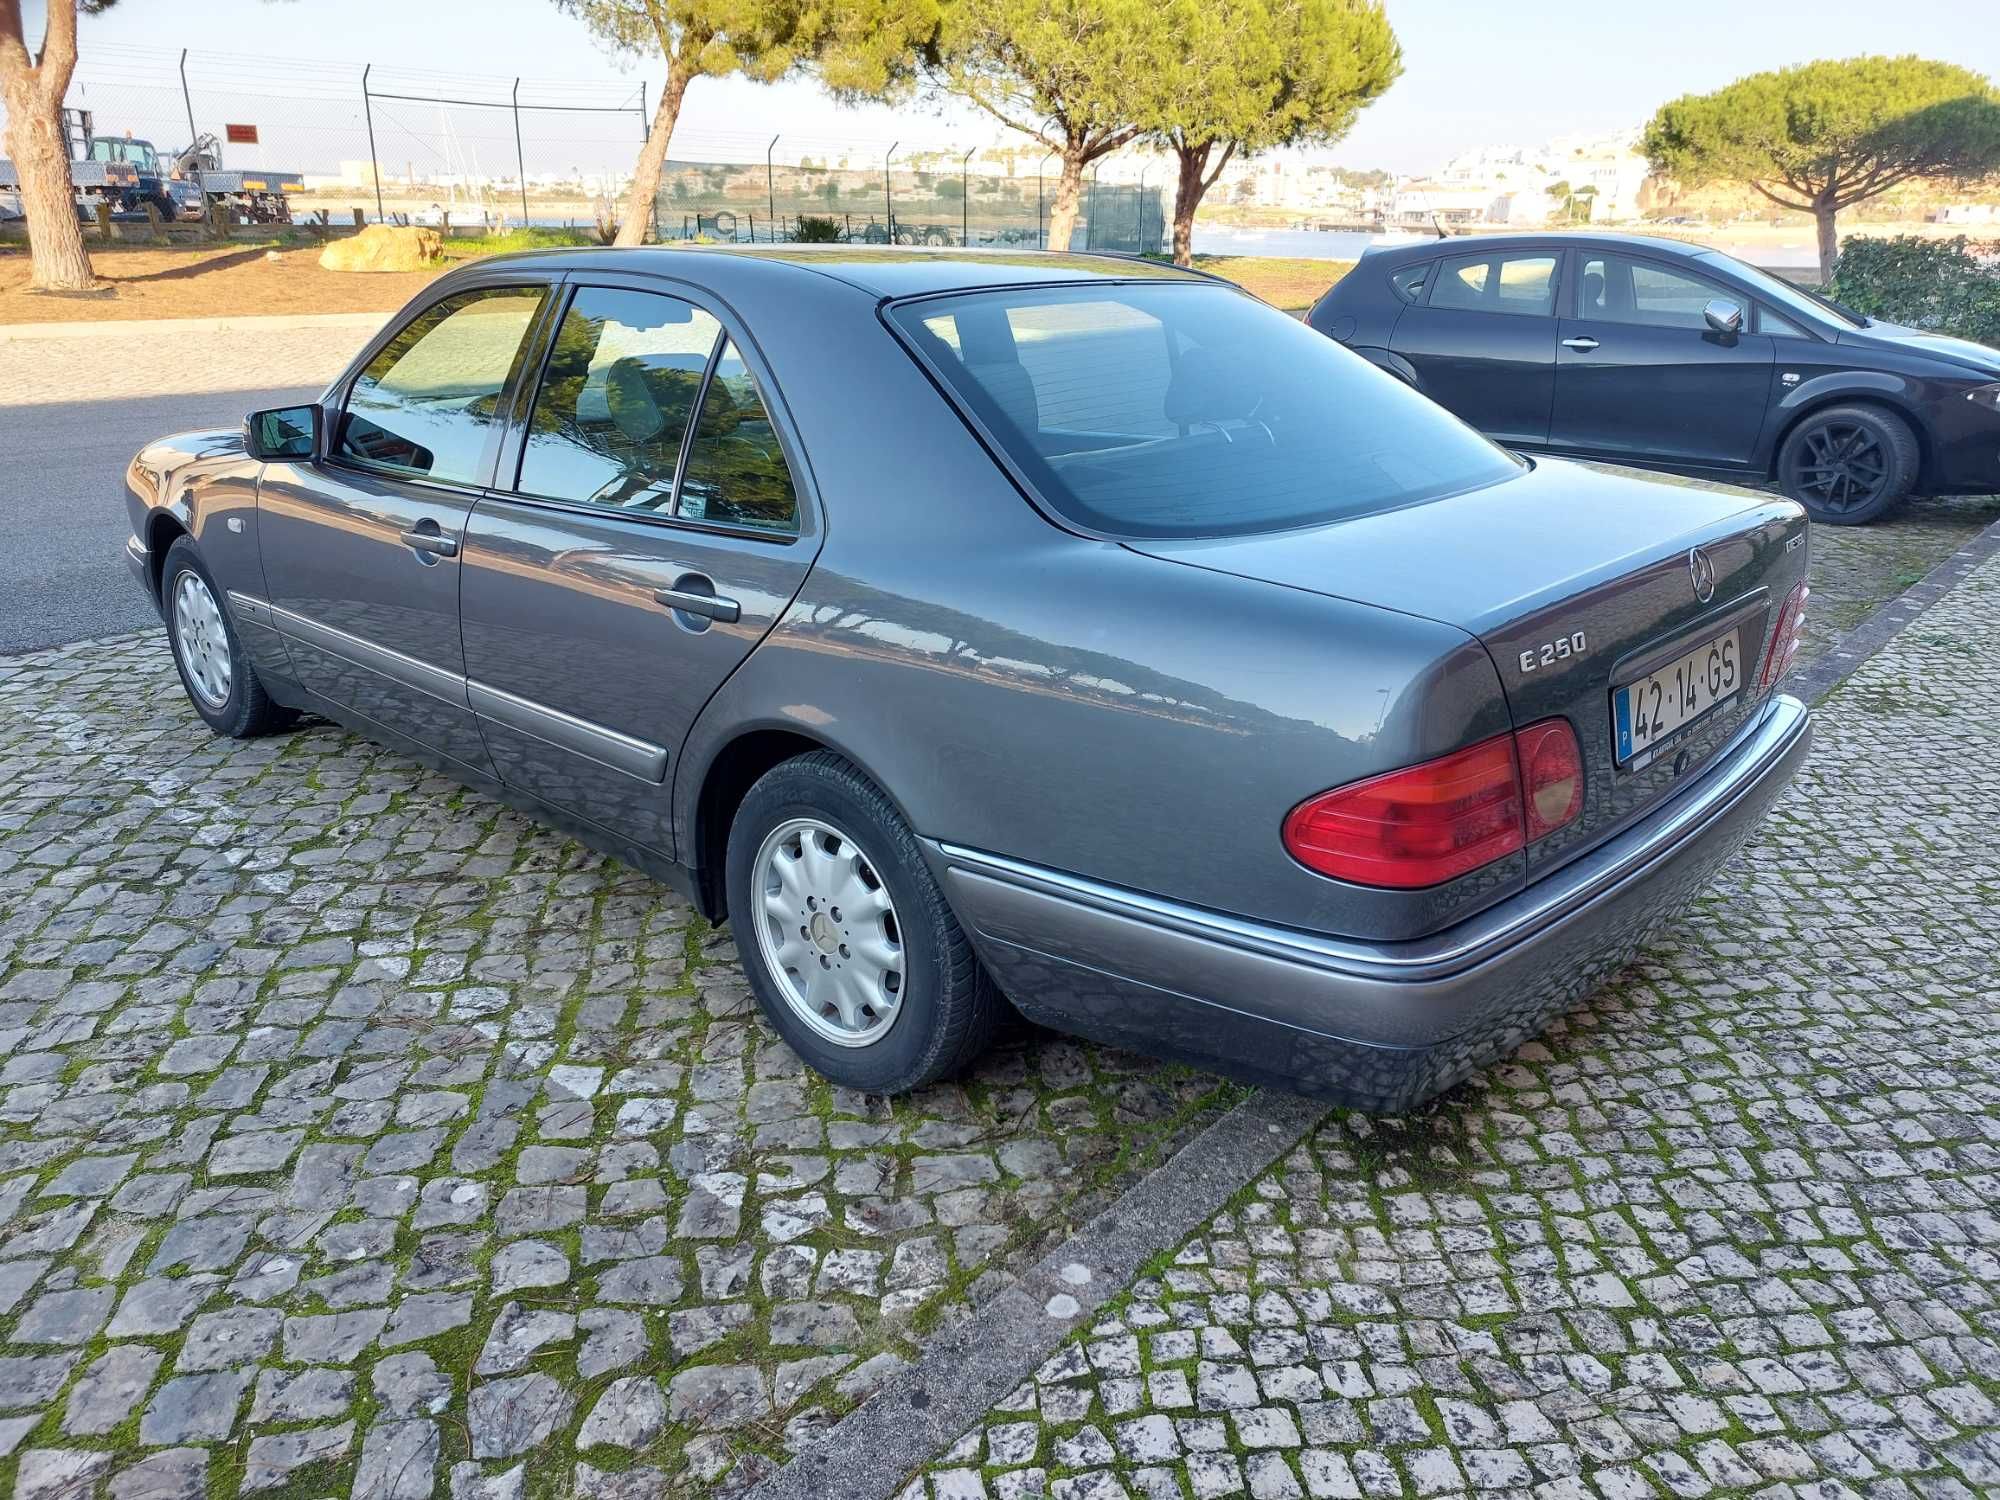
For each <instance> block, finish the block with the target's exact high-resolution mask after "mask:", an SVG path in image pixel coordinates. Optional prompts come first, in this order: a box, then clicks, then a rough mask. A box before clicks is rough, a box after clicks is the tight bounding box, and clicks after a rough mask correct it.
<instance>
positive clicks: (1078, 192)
mask: <svg viewBox="0 0 2000 1500" xmlns="http://www.w3.org/2000/svg"><path fill="white" fill-rule="evenodd" d="M1082 200H1083V144H1082V142H1080V141H1072V142H1070V144H1069V145H1068V146H1066V147H1065V148H1064V149H1063V157H1062V175H1061V176H1060V177H1058V178H1057V179H1056V198H1055V202H1053V203H1051V204H1050V205H1049V248H1050V249H1051V250H1055V251H1058V252H1060V251H1066V250H1068V249H1069V239H1070V236H1071V235H1073V234H1075V233H1076V211H1077V206H1078V205H1079V204H1080V203H1081V202H1082Z"/></svg>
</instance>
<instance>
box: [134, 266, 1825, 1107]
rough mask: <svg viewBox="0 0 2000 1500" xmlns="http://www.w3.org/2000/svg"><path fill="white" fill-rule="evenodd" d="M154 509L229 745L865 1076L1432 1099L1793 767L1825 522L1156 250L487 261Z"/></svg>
mask: <svg viewBox="0 0 2000 1500" xmlns="http://www.w3.org/2000/svg"><path fill="white" fill-rule="evenodd" d="M128 488H129V491H130V493H129V495H128V504H129V506H130V510H131V519H132V535H131V540H130V543H129V552H130V561H131V566H132V569H133V572H134V573H135V574H136V575H137V576H138V578H139V580H140V582H141V583H142V584H143V585H144V587H145V588H146V589H147V590H149V591H150V593H151V594H152V596H153V598H154V599H155V600H156V601H157V602H158V604H159V606H160V609H161V612H162V614H163V616H164V618H165V620H166V623H167V629H168V634H169V636H170V638H171V641H172V645H173V650H174V654H175V659H176V661H177V663H178V665H179V669H180V673H181V677H182V679H183V681H184V683H185V685H186V688H187V692H188V696H189V698H190V699H191V700H192V702H193V705H194V708H195V710H196V712H197V713H199V714H200V715H201V716H202V718H204V719H205V720H206V721H207V722H208V724H209V725H210V726H211V727H212V728H213V729H214V730H215V731H216V732H218V733H221V734H226V735H237V736H244V735H255V734H261V733H266V732H270V731H273V730H277V729H281V728H283V727H285V726H286V725H287V724H289V723H290V722H292V720H293V719H294V718H295V717H296V715H297V714H298V713H299V712H300V711H302V710H304V711H310V712H313V713H316V714H322V715H325V716H326V717H328V718H331V719H334V720H337V721H339V722H340V723H342V724H346V725H348V726H351V727H352V728H353V729H355V730H356V731H357V732H359V733H361V734H364V735H367V736H369V737H371V738H374V739H378V740H381V741H384V742H387V743H389V744H392V745H395V746H399V747H401V748H403V749H405V750H407V751H408V752H409V753H410V754H412V755H415V756H419V757H421V758H423V759H424V760H426V761H429V762H431V763H432V764H434V765H436V766H439V767H441V768H443V769H445V770H447V771H449V772H450V773H451V774H452V775H454V776H456V777H458V778H460V779H462V780H463V781H465V782H467V783H469V784H471V785H473V786H476V787H479V788H482V789H484V790H486V791H488V792H490V793H492V794H493V795H495V796H497V797H500V798H503V799H505V800H507V801H509V802H511V803H514V804H516V805H518V806H520V807H522V808H524V809H526V810H528V811H530V812H532V814H533V815H534V816H536V817H538V818H541V819H544V820H546V821H547V822H549V823H552V824H554V825H557V826H559V827H561V828H563V829H566V830H568V831H570V832H571V833H573V834H575V835H576V836H577V837H578V838H580V839H583V840H584V841H586V842H588V843H589V844H591V845H593V846H596V847H598V848H601V849H604V850H607V851H609V852H611V853H613V854H615V855H617V856H619V857H620V858H623V859H625V860H628V861H630V862H631V863H632V864H633V865H635V866H637V867H639V868H640V869H642V870H645V871H647V872H650V873H651V874H653V875H655V876H657V877H658V878H659V879H661V880H663V881H665V882H667V883H668V884H670V885H672V886H674V887H676V888H678V889H679V890H681V891H682V892H684V893H686V895H687V896H688V897H689V898H690V899H692V900H693V901H694V902H695V903H696V905H697V906H698V907H699V908H700V910H701V911H702V912H703V913H704V914H706V915H707V916H709V917H710V918H712V919H715V920H718V921H720V920H723V919H725V918H727V919H728V920H729V921H730V922H731V923H732V925H733V928H734V932H735V936H736V940H737V946H738V948H739V950H740V952H741V955H742V960H743V964H744V966H745V968H746V969H747V971H748V973H749V977H750V982H751V984H752V986H753V988H754V990H755V992H756V995H757V998H758V1001H759V1002H760V1004H761V1005H762V1007H763V1010H764V1012H765V1014H766V1015H767V1016H768V1017H769V1019H770V1021H771V1024H772V1025H774V1026H775V1027H776V1028H777V1029H778V1030H779V1031H780V1032H781V1033H782V1034H783V1035H784V1037H785V1038H786V1040H787V1041H788V1042H789V1043H790V1044H791V1045H792V1046H793V1047H794V1048H796V1049H797V1050H798V1052H799V1053H800V1054H801V1055H802V1056H803V1057H804V1058H806V1059H807V1060H808V1061H809V1062H810V1063H811V1064H812V1065H813V1066H814V1067H816V1068H818V1069H819V1070H820V1071H821V1072H822V1073H824V1074H826V1075H827V1076H828V1077H830V1078H832V1079H834V1080H836V1081H837V1082H839V1083H842V1084H846V1085H849V1086H852V1087H855V1088H860V1089H867V1090H875V1091H883V1092H894V1091H899V1090H905V1089H910V1088H914V1087H916V1086H918V1085H920V1084H923V1083H925V1082H928V1081H930V1080H933V1079H936V1078H939V1077H941V1076H943V1075H945V1074H946V1073H948V1072H950V1071H951V1070H953V1069H955V1068H957V1067H959V1066H961V1065H962V1064H964V1063H965V1062H967V1061H968V1060H969V1059H970V1058H972V1057H973V1056H974V1055H975V1054H976V1053H977V1052H978V1051H979V1050H980V1049H981V1048H982V1046H984V1044H985V1043H986V1041H987V1039H988V1037H989V1036H990V1035H991V1033H992V1030H993V1028H994V1025H995V1023H996V1021H997V1020H998V1018H999V1016H1000V1015H1001V1013H1002V1012H1003V1009H1004V1003H1005V1002H1004V1001H1003V999H1002V997H1003V996H1004V997H1005V1001H1011V1002H1012V1004H1013V1005H1014V1006H1015V1007H1017V1008H1018V1009H1019V1010H1021V1011H1022V1012H1024V1013H1025V1014H1026V1015H1028V1016H1029V1017H1030V1018H1032V1019H1034V1020H1036V1021H1039V1022H1043V1023H1046V1024H1048V1025H1050V1026H1054V1027H1057V1028H1059V1029H1062V1030H1065V1031H1071V1032H1076V1033H1080V1034H1082V1035H1086V1036H1091V1037H1099V1038H1105V1039H1111V1040H1116V1041H1119V1042H1124V1043H1129V1044H1131V1045H1133V1046H1136V1047H1139V1048H1141V1049H1145V1050H1148V1051H1152V1052H1156V1053H1161V1054H1166V1055H1171V1056H1174V1057H1178V1058H1183V1059H1186V1060H1189V1061H1191V1062H1194V1063H1197V1064H1200V1065H1202V1066H1204V1067H1213V1068H1217V1069H1221V1070H1224V1071H1227V1072H1232V1073H1236V1074H1240V1075H1245V1076H1249V1077H1252V1078H1258V1079H1272V1080H1278V1081H1281V1082H1283V1083H1285V1084H1286V1085H1289V1086H1292V1087H1297V1088H1301V1089H1304V1090H1308V1091H1311V1092H1314V1093H1319V1094H1324V1095H1328V1096H1332V1097H1335V1098H1339V1099H1343V1100H1347V1101H1350V1102H1353V1103H1356V1104H1360V1105H1362V1106H1365V1107H1368V1108H1373V1109H1379V1110H1394V1109H1402V1108H1407V1107H1409V1106H1411V1105H1413V1104H1415V1103H1417V1102H1420V1101H1421V1100H1423V1099H1425V1098H1427V1097H1429V1096H1430V1095H1432V1094H1434V1093H1436V1092H1438V1091H1439V1090H1441V1089H1443V1088H1445V1087H1447V1086H1449V1085H1450V1084H1452V1083H1453V1082H1455V1081H1456V1080H1458V1079H1460V1078H1462V1077H1463V1076H1465V1075H1466V1074H1467V1073H1468V1072H1469V1071H1471V1070H1472V1069H1474V1068H1476V1067H1478V1066H1481V1065H1483V1064H1484V1063H1486V1062H1488V1061H1490V1060H1492V1059H1494V1058H1496V1057H1498V1056H1500V1055H1502V1054H1503V1053H1504V1052H1505V1051H1506V1050H1507V1049H1509V1048H1511V1047H1512V1046H1514V1045H1515V1044H1517V1043H1518V1042H1520V1041H1521V1040H1523V1039H1524V1038H1526V1037H1528V1036H1530V1035H1532V1034H1533V1033H1534V1032H1535V1031H1536V1029H1537V1028H1539V1027H1540V1026H1541V1025H1543V1024H1544V1023H1545V1022H1546V1021H1547V1020H1548V1019H1549V1018H1550V1017H1552V1016H1553V1015H1555V1014H1556V1013H1558V1012H1560V1011H1561V1010H1563V1009H1564V1008H1565V1007H1567V1006H1569V1005H1571V1004H1573V1003H1574V1002H1575V1001H1576V1000H1577V999H1579V998H1580V997H1581V996H1583V995H1584V994H1585V993H1587V992H1588V991H1589V990H1590V989H1591V988H1592V987H1593V986H1595V985H1597V984H1599V983H1600V982H1601V981H1602V980H1604V979H1605V978H1606V977H1607V976H1609V975H1610V974H1611V973H1613V972H1614V971H1615V970H1617V969H1618V968H1619V967H1620V966H1621V965H1622V964H1624V963H1625V962H1626V961H1627V960H1628V959H1629V958H1630V957H1631V956H1632V954H1633V952H1634V951H1635V949H1636V948H1637V946H1638V945H1639V943H1640V942H1641V940H1642V939H1643V938H1644V936H1645V935H1646V933H1647V932H1648V931H1649V930H1650V929H1652V928H1653V927H1654V926H1656V925H1657V924H1658V923H1660V922H1661V921H1663V920H1664V919H1666V918H1667V917H1668V916H1669V915H1670V914H1672V913H1674V912H1676V911H1677V910H1678V909H1680V908H1681V907H1682V906H1684V904H1685V903H1686V901H1687V900H1688V898H1689V897H1691V896H1692V895H1693V893H1694V892H1695V890H1696V889H1697V888H1698V887H1699V886H1700V885H1701V884H1702V883H1703V882H1704V881H1705V880H1706V879H1707V878H1708V877H1709V876H1710V875H1711V874H1712V873H1713V872H1714V871H1715V869H1716V868H1717V866H1718V865H1719V864H1721V862H1722V861H1723V860H1725V859H1726V858H1728V856H1729V855H1730V854H1731V853H1732V852H1733V851H1734V850H1735V849H1736V848H1737V847H1738V846H1739V845H1740V844H1741V843H1742V842H1743V840H1744V839H1745V838H1746V837H1748V836H1749V834H1750V832H1751V831H1752V829H1753V828H1754V827H1755V826H1756V824H1757V822H1758V820H1759V818H1760V817H1761V816H1762V814H1763V812H1764V810H1765V809H1766V807H1767V806H1768V805H1769V804H1770V802H1771V800H1772V799H1773V798H1774V797H1775V796H1776V795H1777V794H1778V792H1779V790H1780V789H1781V788H1782V786H1783V785H1784V783H1785V782H1786V780H1787V779H1788V778H1789V777H1790V775H1791V774H1792V772H1793V771H1794V769H1795V768H1796V767H1797V766H1798V764H1799V763H1800V761H1801V759H1802V758H1803V756H1804V755H1805V753H1806V747H1807V743H1808V739H1809V734H1810V730H1809V723H1808V718H1807V713H1806V710H1805V709H1804V707H1803V706H1801V705H1800V704H1799V703H1798V702H1797V701H1795V700H1794V699H1791V698H1789V697H1786V696H1784V695H1783V694H1782V693H1781V692H1779V691H1778V688H1779V684H1780V681H1781V679H1782V678H1783V676H1784V674H1785V671H1786V669H1787V667H1788V666H1789V665H1790V663H1791V660H1792V656H1793V654H1794V652H1795V650H1796V648H1797V645H1798V640H1799V634H1800V631H1801V629H1802V628H1803V624H1804V612H1805V600H1806V592H1807V591H1806V586H1805V575H1806V523H1805V518H1804V515H1803V513H1802V512H1801V511H1800V509H1799V507H1798V506H1796V505H1794V504H1793V503H1792V502H1790V501H1788V500H1781V499H1774V498H1765V497H1761V496H1756V495H1750V494H1745V493H1740V492H1739V493H1731V492H1722V491H1715V490H1699V489H1691V488H1687V487H1681V486H1673V485H1668V484H1664V483H1653V482H1648V481H1640V480H1633V479H1626V478H1619V477H1614V476H1610V475H1606V474H1603V473H1599V472H1594V471H1590V470H1585V469H1582V468H1578V467H1575V466H1573V465H1570V464H1567V463H1563V462H1559V461H1554V460H1540V461H1535V462H1528V461H1525V460H1523V459H1521V458H1519V457H1517V456H1515V455H1513V454H1511V453H1509V452H1507V451H1505V450H1504V449H1502V448H1499V447H1497V446H1495V445H1494V444H1492V443H1491V442H1489V441H1487V440H1486V439H1485V438H1483V437H1481V436H1479V435H1478V434H1477V433H1476V432H1474V431H1472V430H1471V429H1470V428H1468V427H1466V426H1464V425H1463V424H1461V423H1460V422H1459V421H1458V420H1457V419H1455V418H1453V417H1451V416H1450V415H1448V414H1447V413H1445V412H1444V411H1443V410H1441V409H1440V408H1438V407H1436V406H1434V405H1432V404H1431V403H1430V402H1429V401H1427V400H1425V399H1424V398H1423V397H1422V396H1420V395H1417V394H1416V393H1415V392H1413V391H1411V390H1409V389H1408V388H1407V387H1405V386H1404V385H1402V384H1401V383H1400V382H1398V381H1397V380H1395V379H1393V378H1392V377H1390V376H1388V375H1386V374H1384V373H1383V372H1381V371H1380V370H1377V369H1375V368H1373V367H1371V366H1370V365H1368V364H1366V363H1365V362H1363V361H1362V360H1360V359H1359V358H1357V357H1355V356H1354V355H1352V354H1349V353H1348V352H1347V351H1346V350H1344V349H1342V348H1340V347H1339V346H1338V345H1336V344H1334V343H1332V342H1331V341H1329V340H1327V339H1323V338H1321V337H1320V336H1319V335H1317V334H1315V333H1314V332H1312V331H1311V330H1310V329H1308V328H1306V327H1304V326H1303V325H1301V324H1300V323H1298V322H1296V321H1295V320H1293V319H1291V318H1289V317H1286V316H1285V315H1284V314H1282V313H1279V312H1277V311H1274V310H1273V309H1271V308H1269V307H1267V306H1265V305H1264V304H1262V303H1260V302H1258V301H1256V300H1255V299H1254V298H1252V297H1250V296H1248V295H1246V294H1244V293H1242V292H1240V291H1238V290H1236V289H1234V288H1232V287H1229V286H1227V285H1225V284H1223V283H1220V282H1217V281H1215V280H1212V279H1210V278H1208V277H1205V276H1201V275H1197V274H1193V273H1188V272H1182V271H1176V270H1173V269H1171V268H1168V267H1164V266H1159V265H1155V264H1151V263H1148V262H1143V261H1130V260H1124V259H1116V258H1106V257H1084V256H1078V257H1068V256H1055V255H1044V254H1002V253H994V254H981V253H977V252H962V251H952V252H943V253H925V252H921V251H898V250H867V251H863V250H856V249H845V248H838V247H832V248H826V249H819V250H807V249H794V248H781V249H775V250H772V251H770V252H763V251H756V252H741V251H694V250H665V249H659V250H628V251H576V252H556V253H541V254H530V255H523V256H514V257H506V258H500V259H494V260H488V261H482V262H480V263H478V264H477V265H474V266H472V267H470V268H468V269H465V270H461V271H457V272H454V273H452V274H450V275H448V276H445V277H443V278H441V279H440V280H438V281H437V282H435V283H434V284H433V285H432V286H431V287H430V288H429V289H428V290H427V291H426V292H425V293H424V294H423V295H422V296H420V297H419V298H418V299H417V300H416V301H415V302H413V303H412V304H411V305H410V306H409V307H407V308H406V309H405V310H404V311H403V312H402V313H400V314H398V315H397V316H396V317H395V318H393V319H392V320H391V321H390V322H389V324H388V326H387V327H386V328H384V329H383V331H382V333H381V334H380V335H379V336H378V337H377V338H376V339H375V340H374V341H373V342H372V343H370V344H369V345H368V347H367V348H366V349H364V350H363V351H362V352H361V354H360V355H359V356H358V357H357V358H356V359H355V361H354V363H353V364H352V366H351V367H350V368H349V369H348V370H347V372H346V373H345V374H344V375H342V376H341V377H340V379H338V380H337V381H335V382H334V384H333V385H332V386H331V387H329V388H328V390H327V391H326V393H325V394H324V396H322V398H321V399H320V400H319V401H317V402H315V403H313V404H311V405H308V406H301V407H296V408H290V409H285V410H278V411H267V412H258V413H255V414H253V415H252V416H251V417H250V418H249V419H248V420H247V422H246V423H245V424H244V427H243V430H242V431H241V432H207V433H194V434H187V435H182V436H179V437H173V438H168V439H165V440H163V441H161V442H159V443H156V444H153V445H152V446H150V447H148V448H147V449H145V450H144V451H143V452H142V453H140V454H139V456H138V457H137V458H136V459H135V460H134V461H133V463H132V465H131V469H130V472H129V475H128ZM392 873H393V872H385V874H392Z"/></svg>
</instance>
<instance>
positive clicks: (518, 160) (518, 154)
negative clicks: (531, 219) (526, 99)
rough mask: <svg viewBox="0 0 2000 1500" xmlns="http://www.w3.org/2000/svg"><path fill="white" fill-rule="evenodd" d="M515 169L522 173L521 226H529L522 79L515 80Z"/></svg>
mask: <svg viewBox="0 0 2000 1500" xmlns="http://www.w3.org/2000/svg"><path fill="white" fill-rule="evenodd" d="M513 103H514V170H515V171H516V172H518V173H520V174H521V227H522V228H523V229H526V228H527V227H528V158H527V154H526V153H525V152H523V151H522V150H521V80H520V79H518V78H516V79H515V80H514V100H513Z"/></svg>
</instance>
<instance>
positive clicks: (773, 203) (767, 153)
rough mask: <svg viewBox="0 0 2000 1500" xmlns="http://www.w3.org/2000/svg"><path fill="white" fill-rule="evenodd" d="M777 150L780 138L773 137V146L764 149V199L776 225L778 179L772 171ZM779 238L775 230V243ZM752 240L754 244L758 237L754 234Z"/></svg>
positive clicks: (773, 234) (773, 232)
mask: <svg viewBox="0 0 2000 1500" xmlns="http://www.w3.org/2000/svg"><path fill="white" fill-rule="evenodd" d="M777 149H778V137H776V136H775V135H774V136H772V137H771V144H770V145H768V146H766V147H765V148H764V197H765V200H766V201H765V205H764V206H765V207H766V208H768V209H770V210H771V222H772V223H773V224H774V225H775V224H776V223H777V220H778V179H777V178H776V176H774V175H773V173H772V170H771V153H772V152H773V151H775V150H777ZM777 237H778V231H777V230H776V229H775V228H773V229H772V231H771V238H772V241H773V242H774V243H775V242H776V240H777ZM750 238H751V240H752V241H753V242H754V241H755V240H756V238H757V236H756V235H755V234H754V233H753V234H752V235H751V236H750Z"/></svg>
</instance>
